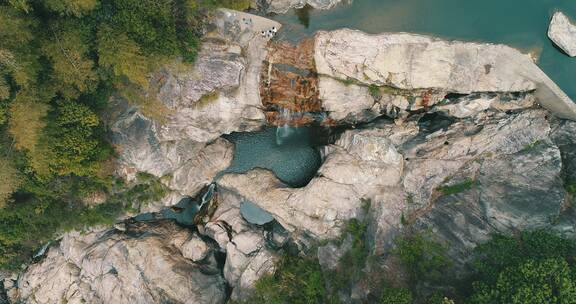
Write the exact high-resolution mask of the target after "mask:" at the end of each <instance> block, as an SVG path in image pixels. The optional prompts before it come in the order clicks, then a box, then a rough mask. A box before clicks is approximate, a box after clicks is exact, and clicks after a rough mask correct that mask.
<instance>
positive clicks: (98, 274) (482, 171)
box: [3, 1, 576, 303]
mask: <svg viewBox="0 0 576 304" xmlns="http://www.w3.org/2000/svg"><path fill="white" fill-rule="evenodd" d="M272 2H273V1H272ZM298 3H300V4H303V1H300V2H298ZM308 3H309V4H310V5H314V3H318V5H320V3H321V2H318V1H316V2H314V1H308ZM322 3H324V2H322ZM330 3H335V2H333V1H332V2H330ZM300 4H298V5H300ZM271 5H272V4H271ZM323 5H326V6H331V5H332V4H329V3H328V2H326V3H325V4H323ZM246 18H248V19H251V20H253V21H252V23H250V22H248V24H247V23H245V22H243V21H244V20H246ZM271 27H276V28H280V25H279V24H277V23H275V22H273V21H269V20H266V19H264V18H262V17H258V16H253V15H248V14H244V13H239V12H233V11H228V10H222V11H219V12H218V13H217V14H216V16H215V19H214V21H213V22H212V24H211V25H210V26H209V27H208V28H207V31H206V35H205V38H204V44H203V49H202V51H201V52H200V54H199V57H198V60H197V61H196V63H195V65H194V68H193V69H191V70H184V71H182V70H177V69H175V68H174V67H166V68H165V69H163V70H161V71H159V72H158V74H157V75H156V76H155V82H156V84H157V87H158V88H159V91H158V98H159V100H160V101H161V102H163V104H164V105H165V106H167V107H168V108H169V109H171V113H172V114H170V116H168V117H167V119H166V121H165V122H158V121H154V120H152V119H150V118H147V117H145V116H144V115H142V114H141V113H140V112H139V111H138V110H137V109H136V108H134V107H129V106H127V105H126V103H125V102H123V101H121V100H120V101H117V104H118V105H117V111H116V113H115V115H113V116H112V117H111V118H110V120H111V126H112V131H113V133H114V134H113V140H114V143H115V145H116V146H117V148H118V152H119V155H120V159H121V167H120V168H119V170H118V171H119V175H121V176H124V177H126V178H127V179H130V178H133V177H134V176H135V174H136V173H137V172H146V173H149V174H152V175H154V176H156V177H158V178H161V180H162V182H163V183H164V184H165V185H166V186H167V187H168V188H169V189H170V190H171V193H170V194H169V195H168V197H167V198H166V199H165V200H164V201H161V202H157V204H153V206H149V207H148V210H146V211H158V210H160V209H161V208H162V207H164V206H171V205H174V204H175V203H177V202H178V201H180V199H182V198H185V197H194V196H196V195H197V194H198V193H199V192H200V191H201V190H202V189H203V188H204V187H205V186H207V185H208V184H210V183H212V182H215V184H216V190H215V194H214V195H213V197H212V198H211V199H210V200H209V202H206V205H204V206H202V208H201V210H200V211H199V213H198V214H196V218H197V220H196V221H195V223H196V225H195V226H193V227H182V226H179V225H176V224H175V223H174V222H172V221H168V220H161V221H158V220H153V221H148V222H137V221H134V220H130V219H129V220H125V221H123V222H120V223H119V224H117V225H116V226H115V227H114V228H105V229H99V230H94V231H89V232H87V233H82V234H81V233H78V232H71V233H68V234H66V235H64V236H63V238H62V239H60V240H59V241H58V242H57V243H56V244H53V245H52V246H51V247H50V248H49V250H48V252H47V254H46V256H45V257H44V258H43V259H41V260H40V261H38V262H37V263H34V264H32V265H30V266H28V268H27V269H26V270H25V271H23V272H22V273H21V274H20V275H19V276H17V277H12V278H8V279H6V280H4V283H3V284H4V288H5V289H6V290H7V294H8V296H9V297H10V298H11V300H12V301H13V302H15V303H16V302H18V301H23V302H26V303H58V302H67V303H82V302H87V303H135V302H137V303H159V302H173V303H224V302H225V301H227V300H228V299H229V298H231V299H234V300H238V299H244V298H246V297H247V296H248V295H249V294H250V292H251V290H252V288H253V287H254V284H255V282H256V281H257V280H258V279H259V278H260V277H262V276H263V275H265V274H270V273H273V272H274V270H275V267H276V266H275V265H276V263H277V262H278V261H279V260H280V257H281V255H282V254H283V252H284V251H285V250H288V248H290V249H291V250H294V248H296V249H298V248H299V249H304V248H307V247H309V246H311V245H312V244H316V243H317V242H320V241H323V240H328V239H334V238H338V237H340V236H341V234H342V231H343V227H344V225H345V224H346V223H347V221H349V220H350V219H353V218H365V219H366V220H367V222H368V235H369V239H370V242H369V244H370V252H371V254H372V255H374V256H378V257H381V258H382V259H381V260H382V265H381V266H382V267H385V265H386V264H387V263H388V262H390V261H389V260H388V257H389V252H390V250H391V249H392V248H393V247H394V239H395V237H396V236H398V235H399V234H400V233H401V232H402V231H403V230H404V229H406V228H407V227H411V229H415V230H419V231H432V232H433V233H434V235H435V236H436V237H437V238H438V239H439V240H440V241H441V242H443V243H444V244H446V245H447V248H449V251H448V254H449V256H450V257H451V258H452V260H453V261H454V263H455V264H456V266H457V267H456V269H457V270H456V273H455V274H453V275H454V276H461V275H464V274H465V265H466V262H467V261H468V258H469V254H470V252H471V250H472V249H473V248H474V247H475V246H477V245H478V244H481V243H482V242H484V241H486V240H487V239H488V236H489V235H490V234H492V233H496V232H500V233H511V232H515V231H518V230H524V229H535V228H550V229H556V230H558V231H560V232H562V233H564V234H566V235H568V236H571V237H576V231H575V230H574V223H575V221H576V216H575V213H574V210H573V207H572V205H573V203H574V195H575V194H574V193H573V190H571V189H573V187H574V185H576V154H575V153H574V151H576V122H574V121H571V120H568V119H576V105H574V104H573V103H572V101H571V100H570V99H569V98H568V97H567V96H566V95H565V94H564V93H563V92H562V91H561V90H560V89H559V88H558V87H557V86H556V85H555V84H554V83H553V82H552V81H551V80H550V79H549V78H548V77H547V76H546V75H545V74H544V73H543V72H542V71H541V70H540V69H539V68H538V67H537V66H536V65H535V64H534V62H533V61H532V59H531V58H530V57H529V56H528V55H525V54H522V53H521V52H519V51H517V50H515V49H512V48H510V47H507V46H503V45H493V44H481V43H465V42H452V41H444V40H439V39H436V38H433V37H427V36H421V35H414V34H407V33H398V34H395V33H388V34H380V35H368V34H365V33H362V32H359V31H355V30H348V29H342V30H337V31H332V32H319V33H317V34H316V35H315V36H314V37H313V38H311V39H310V40H306V41H303V42H302V43H301V44H300V45H299V46H293V45H289V44H286V43H283V42H274V41H273V42H269V41H268V38H267V37H263V36H262V35H261V34H260V32H261V30H263V29H267V28H271ZM283 111H289V112H290V113H292V116H283ZM294 113H297V114H296V115H294ZM286 117H287V118H286ZM566 118H568V119H566ZM266 124H272V125H284V124H290V125H322V126H324V127H329V126H335V125H338V126H339V127H340V128H341V130H343V131H342V132H340V133H339V136H338V138H337V139H336V140H335V141H333V142H331V143H330V144H328V145H326V146H325V147H323V151H322V155H323V163H322V165H321V167H320V168H319V170H318V172H317V174H316V175H315V177H314V178H313V179H312V180H311V181H310V182H309V183H308V184H307V185H305V186H303V187H300V188H291V187H289V186H287V185H286V184H284V183H282V182H281V181H280V180H278V178H277V177H276V176H274V174H273V173H272V172H270V171H267V170H263V169H257V168H256V169H253V170H251V171H248V172H246V173H228V174H224V175H223V176H219V173H220V172H221V171H223V170H224V169H226V168H227V167H228V166H229V165H230V163H231V161H232V154H233V153H232V151H233V149H234V147H233V145H232V144H231V143H230V142H228V141H227V140H226V139H224V138H222V137H221V136H222V135H224V134H228V133H231V132H237V131H253V130H257V129H259V128H261V127H262V126H264V125H266ZM366 201H370V202H371V203H370V206H371V208H370V209H369V210H368V209H366V208H364V203H363V202H366ZM246 203H250V204H251V206H253V207H252V208H256V210H257V209H258V208H260V209H261V210H257V211H261V212H265V214H266V215H267V216H270V215H271V216H272V217H273V218H274V220H273V221H272V222H266V223H251V222H249V221H247V220H246V218H245V217H244V216H243V214H242V210H241V209H242V206H243V204H246ZM141 211H142V210H141ZM322 254H323V255H326V254H328V255H330V253H329V252H328V253H326V252H325V251H323V253H322ZM359 288H360V287H359ZM364 289H365V290H363V291H362V292H357V293H356V294H355V295H343V298H344V299H345V300H346V301H347V302H349V303H359V302H361V301H362V300H363V299H364V298H363V297H365V296H366V295H368V294H370V292H371V291H370V289H369V288H368V287H365V288H364Z"/></svg>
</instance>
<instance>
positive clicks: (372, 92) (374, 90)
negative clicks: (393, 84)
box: [368, 84, 382, 98]
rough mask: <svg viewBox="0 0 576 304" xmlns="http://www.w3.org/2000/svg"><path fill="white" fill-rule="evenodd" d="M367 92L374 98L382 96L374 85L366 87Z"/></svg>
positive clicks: (378, 88)
mask: <svg viewBox="0 0 576 304" xmlns="http://www.w3.org/2000/svg"><path fill="white" fill-rule="evenodd" d="M368 92H370V95H372V97H374V98H378V97H380V96H382V93H381V92H380V87H379V86H377V85H375V84H371V85H370V86H369V87H368Z"/></svg>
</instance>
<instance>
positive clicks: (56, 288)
mask: <svg viewBox="0 0 576 304" xmlns="http://www.w3.org/2000/svg"><path fill="white" fill-rule="evenodd" d="M190 242H202V241H201V240H199V239H198V238H197V236H195V235H194V234H193V233H191V232H190V231H189V230H187V229H185V228H182V227H179V226H177V225H176V224H174V223H172V222H168V221H166V222H157V223H153V224H145V223H129V224H126V225H125V226H123V228H122V230H117V229H109V230H100V231H93V232H89V233H86V234H80V233H78V232H72V233H68V234H66V235H65V236H64V237H63V238H62V240H61V241H60V242H59V244H58V245H55V246H54V247H52V248H50V249H49V251H48V254H47V256H46V257H45V258H44V259H43V260H42V261H41V262H39V263H38V264H33V265H31V266H29V267H28V269H27V270H26V272H25V273H24V274H23V275H22V276H21V277H20V278H19V280H18V284H17V287H18V292H17V298H16V301H15V302H17V301H22V302H24V303H46V304H48V303H61V302H65V303H166V302H170V303H210V304H217V303H224V300H225V298H226V284H225V281H224V278H223V277H222V275H221V273H220V270H219V269H218V267H217V263H216V260H215V258H214V254H213V250H212V247H211V245H206V244H204V245H203V246H205V251H206V252H204V258H203V259H202V260H201V262H200V261H196V262H195V261H194V260H193V259H191V258H192V257H190V256H189V255H188V247H189V246H190ZM197 258H199V257H197Z"/></svg>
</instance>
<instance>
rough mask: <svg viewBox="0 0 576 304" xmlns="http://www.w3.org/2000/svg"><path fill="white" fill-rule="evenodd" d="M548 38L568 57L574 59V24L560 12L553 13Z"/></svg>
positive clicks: (575, 36)
mask: <svg viewBox="0 0 576 304" xmlns="http://www.w3.org/2000/svg"><path fill="white" fill-rule="evenodd" d="M548 37H549V38H550V39H551V40H552V41H553V42H554V43H555V44H556V45H557V46H558V47H559V48H560V49H562V50H563V51H564V52H565V53H566V54H568V56H570V57H576V24H574V22H572V21H571V20H570V18H568V16H566V14H564V13H562V12H556V13H554V16H552V20H551V21H550V27H549V28H548Z"/></svg>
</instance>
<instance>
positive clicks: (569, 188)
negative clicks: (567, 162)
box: [566, 183, 576, 194]
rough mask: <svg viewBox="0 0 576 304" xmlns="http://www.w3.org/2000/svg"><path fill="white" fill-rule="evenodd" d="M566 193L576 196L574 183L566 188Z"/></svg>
mask: <svg viewBox="0 0 576 304" xmlns="http://www.w3.org/2000/svg"><path fill="white" fill-rule="evenodd" d="M566 191H568V193H570V194H576V183H575V184H570V185H568V186H566Z"/></svg>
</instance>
